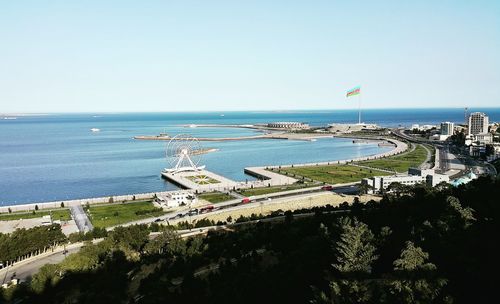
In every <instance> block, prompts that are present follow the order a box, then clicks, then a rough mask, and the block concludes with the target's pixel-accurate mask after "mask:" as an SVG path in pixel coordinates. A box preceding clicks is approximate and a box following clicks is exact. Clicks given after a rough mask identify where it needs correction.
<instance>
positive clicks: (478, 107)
mask: <svg viewBox="0 0 500 304" xmlns="http://www.w3.org/2000/svg"><path fill="white" fill-rule="evenodd" d="M465 108H468V109H469V110H470V109H474V108H476V109H500V107H493V106H477V107H470V106H468V107H387V108H364V109H361V111H363V110H411V109H419V110H420V109H465ZM346 110H347V111H351V110H352V111H358V108H322V109H248V110H234V109H232V110H231V109H228V110H198V111H196V110H169V111H166V110H147V111H51V112H39V111H33V112H31V111H30V112H19V111H16V112H1V113H0V115H15V114H17V115H24V114H28V115H44V114H87V113H102V114H126V113H221V114H222V113H224V112H299V111H346Z"/></svg>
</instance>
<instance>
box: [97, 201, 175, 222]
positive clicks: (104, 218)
mask: <svg viewBox="0 0 500 304" xmlns="http://www.w3.org/2000/svg"><path fill="white" fill-rule="evenodd" d="M89 213H90V220H91V222H92V224H93V225H94V226H95V227H101V228H105V227H109V226H115V225H120V224H124V223H128V222H132V221H136V220H140V219H143V218H148V217H155V216H160V215H163V214H165V213H166V212H165V211H163V210H161V209H160V208H155V207H154V206H153V204H152V203H151V202H149V201H146V202H135V203H127V204H120V203H116V204H112V205H106V206H92V205H90V209H89Z"/></svg>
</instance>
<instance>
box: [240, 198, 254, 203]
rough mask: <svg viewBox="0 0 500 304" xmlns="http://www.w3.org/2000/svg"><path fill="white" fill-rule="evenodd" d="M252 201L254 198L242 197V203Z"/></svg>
mask: <svg viewBox="0 0 500 304" xmlns="http://www.w3.org/2000/svg"><path fill="white" fill-rule="evenodd" d="M251 201H252V200H251V199H249V198H248V197H245V198H243V199H241V203H242V204H248V203H250V202H251Z"/></svg>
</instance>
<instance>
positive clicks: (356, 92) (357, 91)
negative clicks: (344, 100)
mask: <svg viewBox="0 0 500 304" xmlns="http://www.w3.org/2000/svg"><path fill="white" fill-rule="evenodd" d="M359 94H361V87H360V86H357V87H355V88H352V89H350V90H349V91H347V94H346V97H351V96H354V95H359Z"/></svg>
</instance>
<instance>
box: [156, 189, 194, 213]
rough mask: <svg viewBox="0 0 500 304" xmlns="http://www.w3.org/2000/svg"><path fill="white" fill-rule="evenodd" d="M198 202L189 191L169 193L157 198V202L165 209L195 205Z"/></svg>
mask: <svg viewBox="0 0 500 304" xmlns="http://www.w3.org/2000/svg"><path fill="white" fill-rule="evenodd" d="M196 201H197V198H196V196H195V195H194V193H193V192H192V191H189V190H181V191H172V192H167V193H166V194H164V195H159V196H157V198H156V200H155V202H156V203H158V204H159V205H160V207H162V208H164V209H167V208H175V207H179V206H183V205H188V204H193V203H195V202H196Z"/></svg>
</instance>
